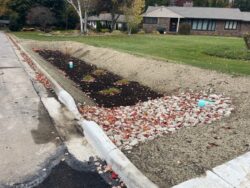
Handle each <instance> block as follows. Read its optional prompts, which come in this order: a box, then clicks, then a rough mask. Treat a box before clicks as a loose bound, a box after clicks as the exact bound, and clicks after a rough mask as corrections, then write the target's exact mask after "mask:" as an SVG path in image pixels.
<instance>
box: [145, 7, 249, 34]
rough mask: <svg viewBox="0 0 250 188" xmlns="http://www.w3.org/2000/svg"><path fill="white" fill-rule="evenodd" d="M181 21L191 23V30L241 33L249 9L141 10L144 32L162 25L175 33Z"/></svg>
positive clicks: (194, 31) (153, 8) (211, 32)
mask: <svg viewBox="0 0 250 188" xmlns="http://www.w3.org/2000/svg"><path fill="white" fill-rule="evenodd" d="M182 23H188V24H190V25H191V34H203V35H225V36H242V35H243V34H245V33H247V32H250V12H241V11H240V10H239V9H236V8H208V7H175V6H173V7H164V6H157V7H152V6H150V7H148V9H147V11H146V12H145V13H144V14H143V28H144V30H145V31H146V32H152V31H154V30H159V29H161V30H162V29H164V30H165V31H166V32H167V33H178V30H179V27H180V24H182Z"/></svg>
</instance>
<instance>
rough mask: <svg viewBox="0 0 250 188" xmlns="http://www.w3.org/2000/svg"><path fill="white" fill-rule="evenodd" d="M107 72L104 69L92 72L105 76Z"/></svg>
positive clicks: (95, 74)
mask: <svg viewBox="0 0 250 188" xmlns="http://www.w3.org/2000/svg"><path fill="white" fill-rule="evenodd" d="M106 73H107V72H106V71H105V70H103V69H96V70H95V71H93V72H92V74H93V75H94V76H103V75H105V74H106Z"/></svg>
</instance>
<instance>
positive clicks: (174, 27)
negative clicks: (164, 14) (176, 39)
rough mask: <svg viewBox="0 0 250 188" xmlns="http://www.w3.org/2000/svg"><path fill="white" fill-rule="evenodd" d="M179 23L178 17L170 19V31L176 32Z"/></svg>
mask: <svg viewBox="0 0 250 188" xmlns="http://www.w3.org/2000/svg"><path fill="white" fill-rule="evenodd" d="M177 24H178V18H171V19H170V26H169V31H170V32H176V30H177Z"/></svg>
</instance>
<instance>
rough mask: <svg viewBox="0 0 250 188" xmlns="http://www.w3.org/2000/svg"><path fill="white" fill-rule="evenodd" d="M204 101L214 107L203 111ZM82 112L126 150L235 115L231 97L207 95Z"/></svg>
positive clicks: (87, 108)
mask: <svg viewBox="0 0 250 188" xmlns="http://www.w3.org/2000/svg"><path fill="white" fill-rule="evenodd" d="M201 99H205V100H208V101H212V103H210V104H208V105H207V106H205V107H199V106H198V102H199V100H201ZM79 109H80V112H81V113H82V115H83V117H84V118H86V119H88V120H92V121H95V122H97V123H98V124H99V125H100V126H101V127H102V128H103V130H104V131H106V133H107V135H108V136H109V137H110V139H111V140H112V141H113V142H114V143H115V144H116V145H117V146H118V147H120V148H121V149H125V150H130V149H132V147H133V146H135V145H137V144H138V143H140V142H145V141H147V140H153V139H154V138H156V137H158V136H163V135H166V134H168V133H172V132H174V131H176V130H178V129H181V128H183V127H192V126H196V125H206V124H211V123H212V122H214V121H217V120H220V119H221V118H223V117H229V116H230V114H231V112H232V111H233V107H232V101H231V100H230V98H229V97H224V96H222V95H215V94H210V95H208V94H206V93H205V92H200V93H195V92H187V93H181V94H179V95H177V96H164V97H162V98H158V99H154V100H149V101H146V102H140V103H138V104H136V105H134V106H125V107H124V106H121V107H116V108H103V107H97V106H82V107H80V108H79Z"/></svg>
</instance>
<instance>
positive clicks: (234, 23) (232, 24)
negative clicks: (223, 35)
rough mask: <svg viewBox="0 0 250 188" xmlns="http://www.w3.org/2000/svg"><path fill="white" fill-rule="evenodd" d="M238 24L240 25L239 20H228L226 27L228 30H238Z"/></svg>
mask: <svg viewBox="0 0 250 188" xmlns="http://www.w3.org/2000/svg"><path fill="white" fill-rule="evenodd" d="M237 25H238V22H237V21H232V20H228V21H226V22H225V29H226V30H236V29H237Z"/></svg>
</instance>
